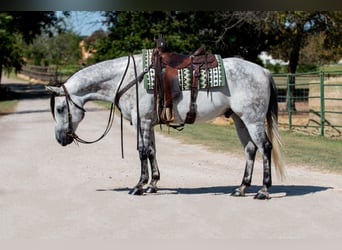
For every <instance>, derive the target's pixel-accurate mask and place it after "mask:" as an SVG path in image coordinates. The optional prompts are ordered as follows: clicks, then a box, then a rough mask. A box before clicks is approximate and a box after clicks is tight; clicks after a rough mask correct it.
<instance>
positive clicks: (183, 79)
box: [142, 49, 226, 90]
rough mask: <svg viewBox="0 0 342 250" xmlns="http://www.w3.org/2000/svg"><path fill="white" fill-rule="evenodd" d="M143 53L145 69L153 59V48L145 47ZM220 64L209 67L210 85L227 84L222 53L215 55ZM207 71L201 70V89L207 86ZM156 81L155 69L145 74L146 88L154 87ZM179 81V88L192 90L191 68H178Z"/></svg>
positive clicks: (219, 85) (211, 86)
mask: <svg viewBox="0 0 342 250" xmlns="http://www.w3.org/2000/svg"><path fill="white" fill-rule="evenodd" d="M142 54H143V58H144V60H143V69H145V68H147V67H148V66H149V65H150V64H151V59H152V49H144V50H143V51H142ZM215 57H216V59H217V62H218V65H217V67H216V68H212V69H208V75H209V81H208V83H209V87H210V88H213V87H222V86H224V85H225V83H226V82H225V81H226V78H225V72H224V67H223V62H222V58H221V56H220V55H215ZM206 78H207V73H206V70H201V71H200V78H199V89H205V88H207V87H208V86H207V82H206ZM154 82H155V72H154V69H151V70H150V71H149V72H148V73H147V74H145V76H144V85H145V88H146V89H149V90H151V89H153V88H154ZM178 82H179V88H180V89H181V90H190V88H191V83H192V73H191V70H190V69H189V68H183V69H179V70H178Z"/></svg>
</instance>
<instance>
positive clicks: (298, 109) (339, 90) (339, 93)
mask: <svg viewBox="0 0 342 250" xmlns="http://www.w3.org/2000/svg"><path fill="white" fill-rule="evenodd" d="M273 77H274V80H275V82H276V85H277V89H278V101H279V125H280V126H283V127H285V128H288V129H296V130H302V131H303V132H306V133H310V134H319V135H322V136H330V137H342V71H335V72H322V71H321V72H310V73H299V74H274V75H273ZM292 77H294V78H295V83H291V78H292ZM293 89H294V90H293ZM291 90H292V91H291Z"/></svg>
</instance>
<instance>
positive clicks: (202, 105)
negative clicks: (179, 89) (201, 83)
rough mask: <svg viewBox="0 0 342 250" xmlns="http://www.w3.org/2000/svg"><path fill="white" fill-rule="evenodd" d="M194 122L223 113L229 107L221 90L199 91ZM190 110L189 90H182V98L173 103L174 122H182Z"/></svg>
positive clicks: (207, 119)
mask: <svg viewBox="0 0 342 250" xmlns="http://www.w3.org/2000/svg"><path fill="white" fill-rule="evenodd" d="M196 104H197V112H196V120H195V122H205V121H209V120H212V119H214V118H215V117H217V116H220V115H223V114H224V113H225V112H226V111H227V110H228V109H229V98H228V97H227V95H225V94H224V93H223V92H221V91H209V93H207V91H206V90H203V91H199V92H198V96H197V101H196ZM189 110H190V91H183V93H182V98H181V100H179V101H178V102H176V103H175V122H178V123H181V122H184V120H185V118H186V114H187V113H188V112H189Z"/></svg>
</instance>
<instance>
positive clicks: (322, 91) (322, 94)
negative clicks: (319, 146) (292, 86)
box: [320, 71, 325, 136]
mask: <svg viewBox="0 0 342 250" xmlns="http://www.w3.org/2000/svg"><path fill="white" fill-rule="evenodd" d="M320 92H321V95H320V96H321V136H324V125H325V96H324V72H323V71H321V72H320Z"/></svg>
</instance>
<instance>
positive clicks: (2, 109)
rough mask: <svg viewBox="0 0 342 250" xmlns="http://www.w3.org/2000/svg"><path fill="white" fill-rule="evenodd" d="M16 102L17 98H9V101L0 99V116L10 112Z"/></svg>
mask: <svg viewBox="0 0 342 250" xmlns="http://www.w3.org/2000/svg"><path fill="white" fill-rule="evenodd" d="M17 104H18V101H17V100H10V101H0V116H1V115H2V114H7V113H11V112H13V111H14V110H15V108H16V106H17Z"/></svg>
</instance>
